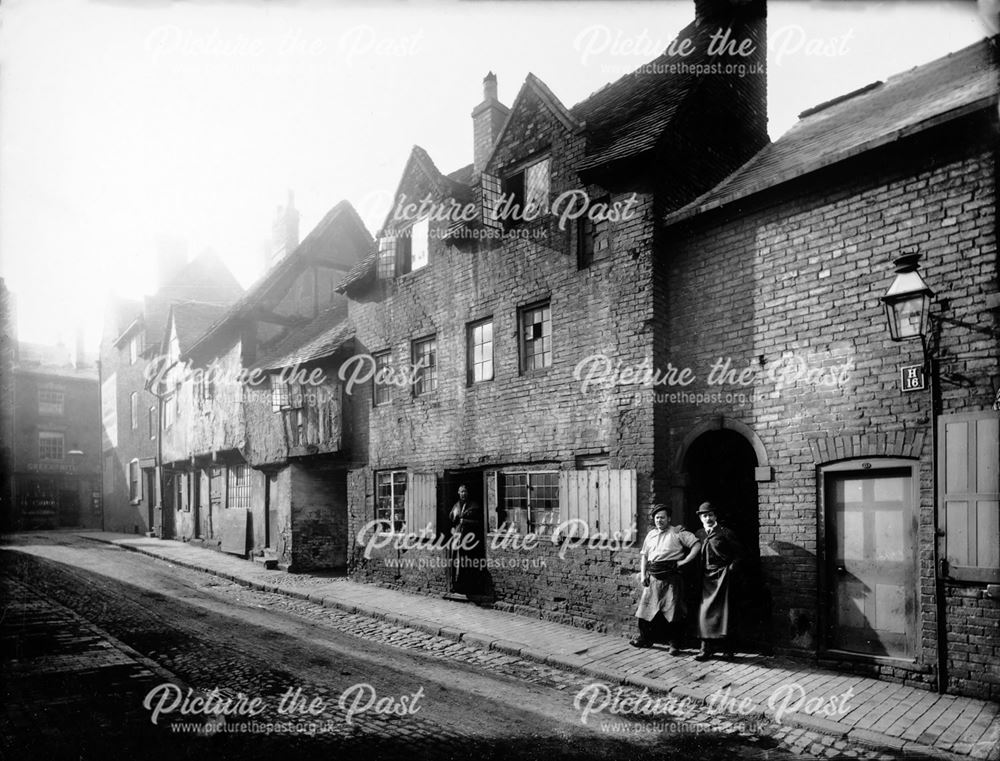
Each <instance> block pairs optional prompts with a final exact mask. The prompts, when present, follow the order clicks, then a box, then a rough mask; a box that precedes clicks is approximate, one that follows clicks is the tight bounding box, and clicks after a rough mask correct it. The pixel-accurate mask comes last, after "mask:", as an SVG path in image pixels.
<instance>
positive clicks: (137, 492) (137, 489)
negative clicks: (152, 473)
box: [128, 459, 142, 503]
mask: <svg viewBox="0 0 1000 761" xmlns="http://www.w3.org/2000/svg"><path fill="white" fill-rule="evenodd" d="M128 498H129V501H130V502H133V503H136V502H141V501H142V470H141V469H140V468H139V461H138V460H136V459H133V460H130V461H129V464H128Z"/></svg>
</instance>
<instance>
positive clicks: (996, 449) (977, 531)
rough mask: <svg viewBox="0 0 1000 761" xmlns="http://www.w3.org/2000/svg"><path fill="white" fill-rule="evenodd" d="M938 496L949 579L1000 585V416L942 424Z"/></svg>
mask: <svg viewBox="0 0 1000 761" xmlns="http://www.w3.org/2000/svg"><path fill="white" fill-rule="evenodd" d="M938 492H939V500H940V501H939V511H938V524H939V526H940V527H941V528H942V529H943V530H944V545H945V546H944V557H945V561H946V570H945V575H946V576H948V577H949V578H952V579H958V580H963V581H980V582H998V581H1000V412H996V411H990V410H986V411H983V412H975V413H963V414H957V415H942V416H941V417H940V418H939V419H938Z"/></svg>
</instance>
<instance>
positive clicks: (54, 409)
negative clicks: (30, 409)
mask: <svg viewBox="0 0 1000 761" xmlns="http://www.w3.org/2000/svg"><path fill="white" fill-rule="evenodd" d="M44 395H50V396H52V397H53V398H52V399H43V398H42V397H43V396H44ZM56 399H58V401H57V400H56ZM38 414H39V415H44V416H46V417H62V416H63V415H65V414H66V392H65V391H64V390H62V389H59V388H45V387H42V388H39V389H38Z"/></svg>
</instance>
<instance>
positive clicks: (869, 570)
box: [827, 468, 917, 658]
mask: <svg viewBox="0 0 1000 761" xmlns="http://www.w3.org/2000/svg"><path fill="white" fill-rule="evenodd" d="M827 478H828V481H827V516H828V532H827V557H828V559H829V568H828V571H829V575H828V578H829V579H830V580H831V585H830V586H831V589H830V591H831V595H830V607H831V610H830V611H829V620H830V624H831V626H830V630H829V645H830V647H832V648H833V649H836V650H846V651H849V652H855V653H862V654H865V655H880V656H888V657H895V658H912V657H913V654H914V649H915V640H916V630H917V624H916V581H917V569H916V553H915V534H916V525H915V523H916V521H915V505H914V501H915V500H914V489H913V483H912V478H913V476H912V472H911V470H910V469H909V468H907V469H894V470H884V471H870V470H869V471H861V472H848V473H835V474H829V475H828V476H827Z"/></svg>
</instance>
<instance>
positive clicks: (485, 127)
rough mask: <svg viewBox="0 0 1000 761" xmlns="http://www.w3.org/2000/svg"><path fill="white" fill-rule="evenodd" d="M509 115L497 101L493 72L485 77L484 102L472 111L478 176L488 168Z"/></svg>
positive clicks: (474, 160)
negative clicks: (495, 144) (495, 145)
mask: <svg viewBox="0 0 1000 761" xmlns="http://www.w3.org/2000/svg"><path fill="white" fill-rule="evenodd" d="M509 113H510V109H509V108H507V106H505V105H504V104H503V103H501V102H500V101H499V100H497V76H496V74H494V73H493V72H492V71H491V72H490V73H489V74H487V75H486V76H485V77H483V102H482V103H480V104H479V105H478V106H476V107H475V108H474V109H472V137H473V148H472V157H473V158H472V163H473V169H474V171H475V173H476V174H479V173H480V172H482V171H483V169H484V168H485V167H486V160H487V159H488V158H489V157H490V153H491V152H492V151H493V144H494V143H495V142H496V139H497V137H498V136H499V135H500V130H501V129H502V128H503V125H504V122H505V121H507V115H508V114H509Z"/></svg>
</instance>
